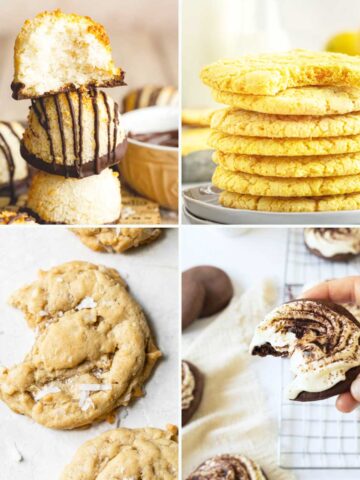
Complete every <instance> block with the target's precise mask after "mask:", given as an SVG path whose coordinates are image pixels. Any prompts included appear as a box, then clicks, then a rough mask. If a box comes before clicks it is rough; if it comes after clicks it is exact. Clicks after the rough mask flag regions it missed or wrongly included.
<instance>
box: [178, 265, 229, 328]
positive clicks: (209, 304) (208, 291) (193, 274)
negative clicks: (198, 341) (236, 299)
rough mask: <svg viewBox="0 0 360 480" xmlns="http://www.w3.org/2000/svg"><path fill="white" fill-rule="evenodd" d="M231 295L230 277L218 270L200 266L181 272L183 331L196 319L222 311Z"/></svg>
mask: <svg viewBox="0 0 360 480" xmlns="http://www.w3.org/2000/svg"><path fill="white" fill-rule="evenodd" d="M233 294H234V289H233V286H232V283H231V280H230V277H229V276H228V275H227V273H225V272H224V271H223V270H221V269H220V268H217V267H212V266H207V265H202V266H198V267H193V268H190V269H189V270H186V271H185V272H183V274H182V327H183V329H185V328H186V327H188V326H189V325H190V323H192V322H193V321H194V320H196V319H197V318H203V317H209V316H210V315H214V314H215V313H218V312H220V311H221V310H223V309H224V308H225V307H226V306H227V305H228V303H229V302H230V300H231V298H232V296H233Z"/></svg>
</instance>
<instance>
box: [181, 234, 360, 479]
mask: <svg viewBox="0 0 360 480" xmlns="http://www.w3.org/2000/svg"><path fill="white" fill-rule="evenodd" d="M238 229H239V228H235V229H234V228H231V227H230V228H221V227H206V226H186V227H183V228H182V234H181V252H182V268H183V270H185V269H187V268H190V267H192V266H195V265H203V264H208V265H216V266H218V267H220V268H222V269H224V270H225V271H226V272H227V273H228V274H229V275H230V277H231V279H232V281H233V283H234V287H235V292H236V293H240V292H241V291H243V290H244V289H246V288H248V287H250V286H251V285H254V284H256V283H258V282H259V281H261V279H265V278H271V279H273V280H274V281H275V282H276V283H277V284H278V286H279V288H281V286H282V284H283V278H284V271H285V250H286V229H284V228H272V229H268V228H257V229H255V228H253V229H245V230H246V233H245V234H244V235H241V236H235V237H231V236H229V235H230V234H231V233H234V232H236V231H237V230H238ZM209 322H211V319H209V320H199V321H197V322H195V323H194V324H193V326H192V327H190V329H189V330H187V331H186V334H185V335H186V344H187V345H188V342H189V340H190V341H191V338H192V337H195V336H196V335H197V333H198V332H199V331H201V330H202V329H203V328H205V327H206V324H207V323H209ZM253 361H254V366H255V368H256V371H257V374H258V377H259V380H260V382H261V386H262V388H263V389H264V393H265V395H264V398H266V399H267V409H268V412H269V416H270V417H271V418H272V419H273V420H274V424H276V421H277V419H278V411H279V404H280V397H281V395H282V390H281V360H280V359H278V358H271V357H267V358H266V359H254V360H253ZM270 372H271V374H269V373H270ZM334 402H335V399H334ZM334 408H335V407H334ZM295 473H296V475H297V478H298V479H300V480H305V479H306V480H325V479H326V480H355V479H357V480H358V479H359V478H360V473H359V470H356V471H351V470H348V471H340V470H338V471H336V470H332V471H329V470H316V471H310V470H306V471H296V472H295ZM270 480H271V479H270Z"/></svg>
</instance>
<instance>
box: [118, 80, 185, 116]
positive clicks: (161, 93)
mask: <svg viewBox="0 0 360 480" xmlns="http://www.w3.org/2000/svg"><path fill="white" fill-rule="evenodd" d="M178 104H179V92H178V90H177V88H176V87H172V86H170V85H169V86H166V87H159V86H156V85H144V86H143V87H142V88H137V89H135V90H130V92H128V93H127V94H126V95H125V97H124V98H123V101H122V111H123V112H130V111H131V110H136V109H138V108H146V107H154V106H158V107H160V106H161V107H163V106H166V105H169V106H174V107H176V106H177V105H178Z"/></svg>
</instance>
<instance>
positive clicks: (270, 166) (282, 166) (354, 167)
mask: <svg viewBox="0 0 360 480" xmlns="http://www.w3.org/2000/svg"><path fill="white" fill-rule="evenodd" d="M213 160H214V162H215V163H216V164H217V165H221V166H222V167H224V168H226V169H227V170H231V171H232V172H244V173H252V174H256V175H262V176H265V177H334V176H336V177H338V176H342V175H356V174H358V173H360V153H343V154H339V155H318V156H300V157H276V156H264V155H237V154H236V153H223V152H220V151H217V152H214V153H213Z"/></svg>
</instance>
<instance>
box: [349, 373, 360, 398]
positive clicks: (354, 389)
mask: <svg viewBox="0 0 360 480" xmlns="http://www.w3.org/2000/svg"><path fill="white" fill-rule="evenodd" d="M350 392H351V395H352V396H353V397H354V399H355V400H356V401H357V402H360V375H358V376H357V377H356V378H355V380H354V381H353V382H352V384H351V387H350Z"/></svg>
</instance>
